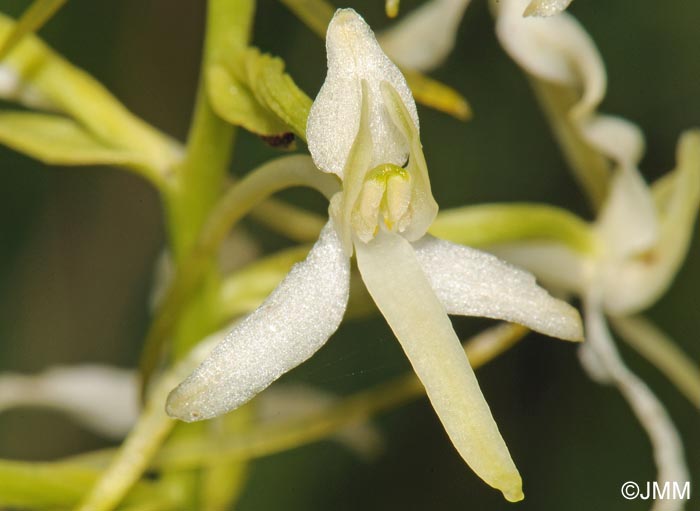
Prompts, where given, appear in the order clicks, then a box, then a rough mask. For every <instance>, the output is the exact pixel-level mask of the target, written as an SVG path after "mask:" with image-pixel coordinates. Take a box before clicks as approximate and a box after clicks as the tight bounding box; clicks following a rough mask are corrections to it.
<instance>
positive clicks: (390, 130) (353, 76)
mask: <svg viewBox="0 0 700 511" xmlns="http://www.w3.org/2000/svg"><path fill="white" fill-rule="evenodd" d="M326 51H327V53H328V74H327V75H326V81H325V82H324V83H323V86H322V87H321V90H320V91H319V93H318V96H316V100H315V101H314V103H313V105H312V106H311V111H310V113H309V119H308V122H307V125H306V137H307V140H308V145H309V151H310V152H311V156H312V157H313V159H314V163H315V164H316V166H317V167H318V168H320V169H321V170H323V171H324V172H332V173H334V174H337V175H338V176H339V177H340V178H341V179H342V178H343V171H344V169H345V164H346V161H347V158H348V154H349V153H350V148H351V147H352V145H353V142H354V141H355V138H356V137H357V134H358V129H359V126H360V113H361V111H362V102H363V94H362V82H363V81H364V82H366V84H367V87H368V94H367V97H366V98H365V101H367V102H368V110H369V112H368V118H369V119H370V123H369V131H370V134H371V141H372V148H373V153H372V157H371V159H370V163H369V167H370V168H371V167H374V166H375V165H379V164H382V163H392V164H394V165H398V166H402V165H404V164H405V163H406V161H407V157H408V153H409V146H408V141H407V140H406V137H405V136H404V135H403V134H401V133H399V132H398V128H397V127H396V125H395V124H394V122H393V121H392V120H391V117H390V114H389V112H387V110H386V107H385V106H384V102H383V100H382V94H381V91H380V84H381V83H382V82H383V81H386V82H388V83H389V84H391V86H392V87H393V88H394V89H395V90H396V91H397V92H398V94H399V96H400V97H401V99H402V101H403V103H404V105H405V106H406V108H407V109H408V111H409V113H410V115H411V118H412V120H413V123H414V124H415V126H416V128H417V127H418V113H417V111H416V104H415V102H414V101H413V96H412V94H411V90H410V89H409V88H408V85H407V84H406V79H405V78H404V77H403V75H402V74H401V72H400V71H399V69H398V68H397V67H396V65H395V64H394V63H393V62H391V60H389V58H388V57H387V56H386V55H385V54H384V52H383V51H382V49H381V48H380V46H379V43H377V40H376V38H375V37H374V33H373V32H372V30H371V29H370V28H369V26H368V25H367V23H365V21H364V19H362V17H361V16H360V15H359V14H357V13H356V12H355V11H354V10H352V9H339V10H338V11H336V13H335V16H333V19H332V20H331V22H330V24H329V25H328V32H327V34H326Z"/></svg>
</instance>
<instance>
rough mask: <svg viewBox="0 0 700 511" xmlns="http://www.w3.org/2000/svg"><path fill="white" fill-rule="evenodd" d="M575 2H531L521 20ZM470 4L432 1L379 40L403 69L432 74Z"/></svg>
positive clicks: (462, 0)
mask: <svg viewBox="0 0 700 511" xmlns="http://www.w3.org/2000/svg"><path fill="white" fill-rule="evenodd" d="M571 1H572V0H531V1H530V2H529V3H528V2H527V1H525V2H523V3H522V5H520V6H519V10H518V11H517V12H516V13H514V14H516V15H517V16H518V17H520V18H522V17H525V16H532V17H548V16H554V15H555V14H559V13H561V12H562V11H564V10H565V9H566V8H567V7H568V6H569V4H570V3H571ZM470 3H471V0H429V1H427V2H425V3H423V4H421V5H420V6H419V7H417V8H416V9H414V10H413V11H411V12H410V13H408V14H407V15H406V16H405V17H404V18H403V19H402V20H401V21H399V22H398V23H395V24H394V25H392V26H391V27H389V28H388V29H386V30H384V31H383V32H382V33H381V34H379V36H378V38H377V39H378V40H379V44H380V45H381V47H382V49H383V50H384V51H385V52H386V54H387V55H389V57H391V59H392V60H393V61H394V62H395V63H396V64H398V65H399V66H401V67H404V68H406V69H413V70H416V71H421V72H427V71H432V70H433V69H435V68H436V67H438V66H440V65H441V64H442V63H443V62H444V61H445V60H446V59H447V56H448V55H449V54H450V52H452V49H453V48H454V46H455V42H456V40H457V30H458V29H459V25H460V23H461V22H462V18H463V16H464V12H465V11H466V10H467V7H469V4H470Z"/></svg>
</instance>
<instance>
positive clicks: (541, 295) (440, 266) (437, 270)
mask: <svg viewBox="0 0 700 511" xmlns="http://www.w3.org/2000/svg"><path fill="white" fill-rule="evenodd" d="M414 248H415V251H416V256H417V258H418V261H419V262H420V265H421V267H422V268H423V271H424V272H425V274H426V275H427V277H428V279H429V280H430V284H431V286H432V287H433V289H434V290H435V294H436V295H437V297H438V298H439V299H440V301H441V302H442V303H443V304H444V305H445V308H446V309H447V312H448V313H449V314H459V315H463V316H484V317H487V318H493V319H504V320H506V321H510V322H513V323H520V324H522V325H525V326H527V327H528V328H531V329H533V330H536V331H538V332H542V333H544V334H547V335H551V336H553V337H559V338H561V339H566V340H570V341H579V340H582V338H583V329H582V326H581V318H580V316H579V314H578V312H577V311H576V309H574V308H573V307H572V306H571V305H569V304H568V303H566V302H563V301H561V300H557V299H556V298H553V297H552V296H550V295H549V293H547V291H545V290H544V289H542V288H541V287H539V286H538V285H537V284H536V282H535V277H534V276H533V275H531V274H530V273H528V272H526V271H523V270H520V269H518V268H515V267H514V266H511V265H509V264H508V263H505V262H503V261H501V260H500V259H498V258H497V257H495V256H493V255H491V254H487V253H485V252H481V251H479V250H474V249H472V248H469V247H465V246H462V245H457V244H454V243H450V242H449V241H444V240H439V239H436V238H433V237H431V236H426V237H424V238H423V239H422V240H420V241H418V242H417V243H415V244H414Z"/></svg>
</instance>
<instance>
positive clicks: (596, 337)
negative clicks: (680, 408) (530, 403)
mask: <svg viewBox="0 0 700 511" xmlns="http://www.w3.org/2000/svg"><path fill="white" fill-rule="evenodd" d="M525 4H526V0H503V1H502V2H500V3H499V13H498V22H497V27H496V29H497V34H498V37H499V39H500V41H501V44H502V45H503V47H504V48H505V49H506V51H507V52H508V53H509V54H510V55H511V57H512V58H513V59H514V60H515V61H516V62H517V63H518V64H519V65H520V66H521V67H522V68H523V69H524V70H525V71H526V72H527V73H528V75H529V76H530V77H531V78H532V80H533V83H534V85H535V88H536V89H537V90H539V91H540V96H541V99H543V104H545V105H547V104H548V105H549V114H550V115H549V116H550V118H551V119H552V125H553V126H554V128H555V132H559V133H558V135H559V136H558V138H559V139H560V142H561V143H562V146H563V147H564V149H565V152H566V153H567V157H568V159H569V161H570V162H571V164H572V167H573V170H574V171H575V172H576V173H577V174H578V176H577V177H579V181H580V182H581V183H582V185H583V186H584V188H585V189H586V191H587V192H588V193H589V195H591V196H593V197H594V199H596V200H594V201H593V202H594V203H596V202H598V199H599V197H600V196H602V198H603V200H602V201H601V207H600V209H599V211H598V217H597V220H596V222H595V224H594V226H593V229H594V232H595V234H596V236H597V238H598V239H599V247H600V250H598V251H597V252H596V253H595V254H589V255H588V256H580V255H576V254H574V253H573V252H570V251H568V250H567V249H566V248H564V247H562V246H557V245H554V244H550V243H527V244H518V245H513V246H511V247H508V248H505V249H504V248H503V247H502V248H501V249H499V250H498V251H497V253H498V254H499V255H502V256H504V257H505V258H506V259H508V260H510V261H512V262H515V263H516V264H520V265H522V266H524V267H526V268H528V269H530V270H531V271H533V272H534V273H535V274H537V275H538V277H540V278H541V279H542V280H543V281H545V282H546V283H548V284H551V285H552V286H553V287H556V288H558V289H561V290H564V291H568V292H572V293H575V294H577V295H578V296H579V297H581V298H582V300H583V302H584V309H585V316H586V325H587V327H588V328H587V329H586V330H587V333H586V339H587V341H588V342H587V343H586V344H585V345H583V346H582V348H581V352H580V353H581V359H582V362H583V364H584V367H585V368H586V369H587V370H588V372H589V374H590V375H591V376H592V377H593V378H595V379H596V380H598V381H601V382H604V383H609V384H614V385H616V386H617V387H618V388H619V389H620V391H621V393H622V394H623V395H624V397H625V398H626V399H627V401H628V402H629V404H630V406H631V408H632V409H633V411H634V412H635V414H636V415H637V417H638V419H639V420H640V422H641V423H642V425H643V426H644V428H645V429H646V431H647V434H648V435H649V438H650V441H651V443H652V447H653V450H654V458H655V460H656V464H657V466H658V478H659V480H660V481H682V480H687V477H688V476H687V469H686V467H685V460H684V456H683V451H682V446H681V441H680V438H679V436H678V433H677V432H676V430H675V427H674V426H673V423H672V422H671V420H670V418H669V417H668V414H667V413H666V411H665V409H664V408H663V406H662V405H661V403H660V402H659V401H658V399H657V398H656V397H655V396H654V394H653V393H652V392H651V390H650V389H649V388H648V387H647V386H646V384H645V383H644V382H642V381H641V380H640V379H639V378H638V377H637V376H636V375H635V374H633V373H632V372H631V371H630V370H629V369H628V368H627V367H626V366H625V364H624V362H623V360H622V358H621V357H620V356H619V354H618V352H617V349H616V347H615V345H614V343H613V340H612V336H611V334H610V332H609V330H608V327H607V324H606V321H605V315H606V314H607V315H608V316H609V317H611V319H612V322H613V325H615V324H616V323H619V324H620V325H621V326H620V330H621V332H622V333H623V334H625V333H627V334H628V335H629V334H631V333H634V335H635V336H640V338H639V339H635V340H634V341H633V342H631V344H633V345H634V346H637V347H639V346H641V347H642V348H641V350H640V351H643V352H646V353H647V354H650V355H651V356H650V359H651V360H652V362H657V360H658V361H659V362H658V365H659V367H660V368H661V369H662V370H663V371H664V372H666V373H667V374H668V375H669V377H670V378H671V379H672V380H673V381H675V382H677V383H678V385H679V388H681V390H683V391H684V392H685V393H686V394H687V395H688V397H689V398H690V399H691V401H693V403H696V404H697V403H698V402H700V376H698V371H697V368H696V367H693V364H690V363H687V362H685V361H684V357H683V355H682V354H681V353H680V352H679V351H678V350H677V349H675V348H674V347H673V346H672V345H670V344H669V343H664V342H660V341H657V340H655V339H658V338H659V336H656V335H654V334H653V333H649V332H650V329H649V328H645V327H644V326H642V327H640V326H639V322H638V320H635V318H630V317H629V316H631V315H633V314H636V313H638V312H640V311H642V310H644V309H646V308H648V307H650V306H651V305H652V304H653V303H654V302H656V301H657V300H658V299H659V298H660V296H661V295H662V294H663V293H664V292H665V291H666V289H668V287H669V286H670V284H671V282H672V280H673V277H674V276H675V274H676V272H677V271H678V269H679V268H680V266H681V264H682V262H683V260H684V259H685V255H686V253H687V250H688V246H689V243H690V240H691V239H692V232H693V225H694V222H695V218H696V215H697V210H698V204H699V203H700V133H698V132H697V131H692V132H688V133H686V134H684V135H683V136H682V138H681V141H680V143H679V147H678V166H677V169H676V170H675V171H674V172H673V173H671V174H669V175H668V176H666V177H664V178H663V179H661V180H659V182H658V183H655V184H654V185H653V186H652V187H649V186H647V184H646V183H645V182H644V179H643V178H642V176H641V175H640V173H639V171H638V169H637V165H638V163H639V161H640V159H641V156H642V154H643V150H644V140H643V136H642V133H641V131H640V130H639V128H638V127H637V126H635V125H634V124H632V123H630V122H629V121H626V120H624V119H621V118H619V117H614V116H609V115H603V114H600V113H598V112H597V108H598V105H599V104H600V102H601V101H602V99H603V96H604V94H605V88H606V74H605V68H604V65H603V61H602V59H601V57H600V54H599V53H598V50H597V48H596V47H595V44H594V42H593V41H592V39H591V38H590V36H589V35H588V34H587V33H586V31H585V29H584V28H583V27H582V26H581V25H580V24H579V23H578V22H577V21H576V20H575V19H574V18H573V17H572V16H570V15H568V14H566V13H565V14H562V15H561V16H558V17H556V18H552V19H546V20H534V19H524V18H522V17H521V16H520V15H519V13H520V11H521V10H522V8H523V6H524V5H525ZM600 184H604V185H605V186H602V187H601V186H599V185H600ZM603 191H606V194H605V195H601V192H603ZM670 359H673V360H674V364H673V365H671V364H668V363H667V362H664V361H667V360H670ZM676 362H680V363H676ZM665 505H667V504H665V503H664V502H663V501H659V503H658V505H657V507H656V508H655V509H662V508H663V506H665Z"/></svg>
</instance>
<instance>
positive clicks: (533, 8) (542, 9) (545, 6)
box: [523, 0, 572, 17]
mask: <svg viewBox="0 0 700 511" xmlns="http://www.w3.org/2000/svg"><path fill="white" fill-rule="evenodd" d="M571 1H572V0H532V1H531V2H530V5H528V6H527V9H525V12H524V13H523V14H524V15H525V16H542V17H544V16H554V15H555V14H559V13H560V12H562V11H563V10H564V9H566V8H567V7H569V4H570V3H571Z"/></svg>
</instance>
